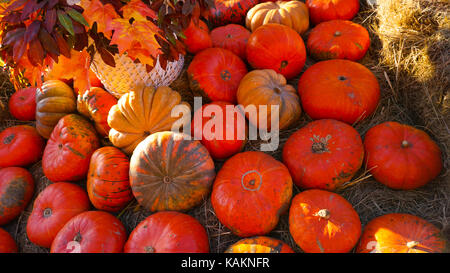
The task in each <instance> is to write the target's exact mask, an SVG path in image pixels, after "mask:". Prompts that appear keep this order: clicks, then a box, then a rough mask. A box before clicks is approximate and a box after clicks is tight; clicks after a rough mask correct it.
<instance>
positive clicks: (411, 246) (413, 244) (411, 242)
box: [406, 241, 420, 248]
mask: <svg viewBox="0 0 450 273" xmlns="http://www.w3.org/2000/svg"><path fill="white" fill-rule="evenodd" d="M419 244H420V243H419V242H417V241H410V242H407V243H406V246H407V247H408V248H414V247H416V246H418V245H419Z"/></svg>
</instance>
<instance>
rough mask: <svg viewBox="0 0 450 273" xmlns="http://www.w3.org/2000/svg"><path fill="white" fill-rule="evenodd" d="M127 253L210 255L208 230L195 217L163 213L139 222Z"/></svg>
mask: <svg viewBox="0 0 450 273" xmlns="http://www.w3.org/2000/svg"><path fill="white" fill-rule="evenodd" d="M124 252H125V253H208V252H209V241H208V235H207V234H206V230H205V228H204V227H203V226H202V225H201V224H200V223H199V222H198V221H197V219H195V218H194V217H192V216H190V215H187V214H184V213H180V212H176V211H161V212H157V213H154V214H152V215H150V216H149V217H147V218H146V219H145V220H143V221H142V222H140V223H139V224H138V225H137V227H136V228H135V229H134V230H133V231H132V232H131V234H130V237H129V238H128V241H127V242H126V244H125V248H124Z"/></svg>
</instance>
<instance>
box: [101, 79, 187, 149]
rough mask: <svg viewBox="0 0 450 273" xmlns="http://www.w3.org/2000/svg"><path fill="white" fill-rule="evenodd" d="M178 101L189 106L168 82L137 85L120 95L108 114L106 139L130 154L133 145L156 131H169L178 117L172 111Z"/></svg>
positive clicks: (134, 146)
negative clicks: (151, 85)
mask: <svg viewBox="0 0 450 273" xmlns="http://www.w3.org/2000/svg"><path fill="white" fill-rule="evenodd" d="M177 105H184V106H186V107H189V109H190V106H189V104H188V103H186V102H182V101H181V96H180V94H179V93H178V92H176V91H174V90H172V89H170V88H169V87H167V86H160V87H158V88H157V89H155V88H153V87H148V86H146V87H143V86H137V87H136V88H135V90H133V91H130V92H129V93H127V94H125V95H123V96H122V97H120V99H119V101H118V102H117V104H116V105H114V106H113V107H111V110H110V111H109V115H108V125H109V126H110V127H111V130H110V131H109V139H110V140H111V142H112V144H113V145H114V146H116V147H118V148H120V149H122V150H123V151H124V152H125V153H126V154H128V155H131V154H132V153H133V151H134V149H135V148H136V146H137V145H138V144H139V143H140V142H141V141H142V140H144V139H145V138H146V137H147V136H149V135H150V134H152V133H155V132H161V131H169V130H171V129H172V125H173V123H175V122H176V121H177V120H178V117H172V116H171V111H172V109H173V108H174V107H175V106H177Z"/></svg>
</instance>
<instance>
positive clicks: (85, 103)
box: [77, 87, 117, 136]
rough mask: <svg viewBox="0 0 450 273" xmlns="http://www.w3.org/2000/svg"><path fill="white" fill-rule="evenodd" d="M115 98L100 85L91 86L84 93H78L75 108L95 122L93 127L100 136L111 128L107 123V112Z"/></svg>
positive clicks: (106, 133) (115, 102)
mask: <svg viewBox="0 0 450 273" xmlns="http://www.w3.org/2000/svg"><path fill="white" fill-rule="evenodd" d="M115 104H117V99H116V97H114V96H113V95H111V94H110V93H109V92H107V91H106V90H104V89H103V88H100V87H91V88H90V89H89V90H86V91H85V92H84V94H79V95H78V99H77V110H78V112H79V113H80V114H82V115H83V116H85V117H87V118H89V119H90V120H92V121H93V122H94V123H95V129H96V130H97V132H98V133H99V134H100V135H101V136H107V135H108V133H109V130H110V129H111V128H110V127H109V125H108V114H109V110H110V109H111V107H113V106H114V105H115Z"/></svg>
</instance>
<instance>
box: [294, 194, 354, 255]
mask: <svg viewBox="0 0 450 273" xmlns="http://www.w3.org/2000/svg"><path fill="white" fill-rule="evenodd" d="M289 231H290V233H291V235H292V237H293V238H294V241H295V242H296V243H297V245H298V246H299V247H300V248H301V249H302V250H303V251H305V252H307V253H345V252H349V251H350V250H352V248H353V247H354V246H355V245H356V243H357V242H358V239H359V236H360V235H361V221H360V219H359V216H358V213H356V211H355V209H354V208H353V207H352V205H351V204H350V203H349V202H348V201H347V200H345V199H344V198H343V197H342V196H340V195H339V194H336V193H333V192H329V191H324V190H307V191H303V192H301V193H299V194H297V195H296V196H295V197H294V198H293V199H292V204H291V208H290V210H289Z"/></svg>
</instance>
